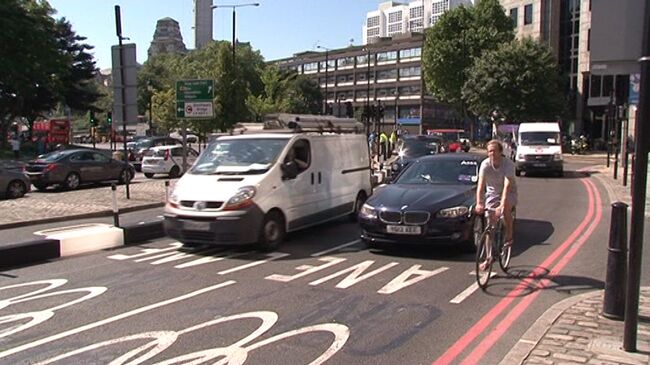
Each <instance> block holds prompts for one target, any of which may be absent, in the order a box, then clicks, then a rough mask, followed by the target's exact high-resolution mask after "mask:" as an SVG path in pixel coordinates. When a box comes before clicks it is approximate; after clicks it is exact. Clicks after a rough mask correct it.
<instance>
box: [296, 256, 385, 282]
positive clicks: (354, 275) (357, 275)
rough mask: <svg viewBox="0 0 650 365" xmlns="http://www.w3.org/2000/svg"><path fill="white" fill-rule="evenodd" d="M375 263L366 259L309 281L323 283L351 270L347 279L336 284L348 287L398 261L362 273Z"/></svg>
mask: <svg viewBox="0 0 650 365" xmlns="http://www.w3.org/2000/svg"><path fill="white" fill-rule="evenodd" d="M374 263H375V262H374V261H373V260H367V261H364V262H362V263H360V264H357V265H354V266H351V267H348V268H347V269H344V270H341V271H339V272H335V273H334V274H332V275H329V276H326V277H324V278H321V279H318V280H315V281H312V282H311V283H309V285H318V284H322V283H324V282H326V281H329V280H331V279H334V278H335V277H338V276H341V275H345V274H346V273H348V272H351V273H350V274H349V275H348V276H347V277H346V278H345V279H343V280H341V281H340V282H339V283H338V284H336V287H337V288H341V289H347V288H349V287H351V286H352V285H354V284H356V283H359V282H361V281H363V280H366V279H368V278H369V277H372V276H374V275H377V274H379V273H380V272H382V271H385V270H388V269H390V268H391V267H393V266H396V265H398V263H397V262H391V263H389V264H386V265H384V266H382V267H380V268H379V269H376V270H373V271H371V272H369V273H366V274H364V275H361V274H362V273H363V272H364V271H366V269H368V268H369V267H370V266H371V265H372V264H374Z"/></svg>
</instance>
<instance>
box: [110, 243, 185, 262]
mask: <svg viewBox="0 0 650 365" xmlns="http://www.w3.org/2000/svg"><path fill="white" fill-rule="evenodd" d="M169 245H170V246H171V247H168V248H145V249H142V250H141V251H142V252H140V253H136V254H133V255H125V254H117V255H111V256H108V258H109V259H111V260H119V261H123V260H129V259H132V258H136V257H141V256H147V255H151V254H154V253H158V252H165V251H171V250H176V249H178V248H179V247H182V246H183V244H182V243H180V242H174V243H170V244H169Z"/></svg>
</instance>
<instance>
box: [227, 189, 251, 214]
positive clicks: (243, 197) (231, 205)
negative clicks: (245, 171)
mask: <svg viewBox="0 0 650 365" xmlns="http://www.w3.org/2000/svg"><path fill="white" fill-rule="evenodd" d="M255 193H257V190H255V187H253V186H242V187H241V188H239V190H237V193H236V194H235V195H233V197H232V198H230V199H229V200H228V202H227V203H226V205H225V206H224V207H223V210H238V209H242V208H246V207H249V206H251V205H253V197H254V196H255Z"/></svg>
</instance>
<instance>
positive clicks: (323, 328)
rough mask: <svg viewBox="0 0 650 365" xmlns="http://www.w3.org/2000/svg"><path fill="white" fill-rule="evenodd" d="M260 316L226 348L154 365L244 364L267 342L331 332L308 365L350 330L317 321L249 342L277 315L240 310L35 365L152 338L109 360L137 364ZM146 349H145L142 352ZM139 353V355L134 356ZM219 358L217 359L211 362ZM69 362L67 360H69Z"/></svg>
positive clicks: (334, 349)
mask: <svg viewBox="0 0 650 365" xmlns="http://www.w3.org/2000/svg"><path fill="white" fill-rule="evenodd" d="M256 318H257V319H260V320H261V321H262V323H261V324H260V325H259V327H258V328H257V329H255V330H254V331H253V332H251V333H250V334H249V335H248V336H246V337H244V338H242V339H240V340H238V341H236V342H235V343H233V344H232V345H229V346H226V347H215V348H211V349H207V350H201V351H196V352H193V353H189V354H185V355H181V356H178V357H175V358H172V359H168V360H164V361H162V362H158V363H156V365H173V364H203V363H206V362H210V363H212V364H215V365H225V364H228V365H240V364H244V363H245V361H246V359H247V358H248V354H249V353H250V352H251V351H254V350H257V349H259V348H262V347H264V346H266V345H269V344H272V343H275V342H278V341H281V340H284V339H286V338H290V337H294V336H297V335H301V334H307V333H313V332H329V333H331V334H332V335H334V339H333V340H332V343H331V344H330V346H329V347H328V348H327V350H325V351H324V352H323V353H322V354H320V356H318V357H317V358H316V359H314V360H313V361H312V362H310V363H309V364H311V365H319V364H322V363H324V362H325V361H327V360H328V359H329V358H331V357H332V356H333V355H334V354H336V353H337V352H338V351H339V350H340V349H341V348H342V347H343V345H345V343H346V342H347V340H348V338H349V336H350V330H349V328H348V327H347V326H345V325H342V324H336V323H325V324H317V325H313V326H307V327H303V328H300V329H297V330H291V331H287V332H284V333H280V334H278V335H275V336H273V337H270V338H268V339H265V340H263V341H260V342H257V343H251V342H252V341H254V340H255V339H256V338H258V337H260V336H262V335H263V334H264V333H266V332H267V331H268V330H269V329H271V327H273V325H274V324H275V323H276V322H277V320H278V315H277V314H276V313H275V312H270V311H257V312H248V313H240V314H235V315H231V316H227V317H220V318H216V319H213V320H210V321H207V322H203V323H201V324H198V325H195V326H192V327H189V328H186V329H184V330H181V331H158V332H144V333H140V334H135V335H130V336H125V337H120V338H117V339H112V340H108V341H103V342H100V343H96V344H93V345H90V346H86V347H84V348H80V349H77V350H74V351H71V352H68V353H65V354H62V355H59V356H56V357H53V358H51V359H48V360H45V361H43V362H39V363H38V364H37V365H48V364H52V363H56V362H59V361H61V360H68V359H69V358H71V357H74V356H77V355H80V354H83V353H86V352H90V351H94V350H97V349H100V348H103V347H108V346H111V345H115V344H121V343H126V342H129V341H136V340H142V339H148V338H150V339H153V341H150V342H148V343H146V344H144V345H141V346H139V347H137V348H135V349H132V350H130V351H128V352H126V353H125V354H122V355H120V356H119V357H117V358H115V359H114V360H113V361H111V362H110V364H111V365H138V364H142V363H143V362H145V361H147V360H150V359H151V358H153V357H154V356H156V355H158V354H160V353H162V352H163V351H165V350H166V349H167V348H169V347H170V346H172V345H173V344H174V342H176V340H177V339H178V338H179V337H180V336H181V335H184V334H188V333H191V332H194V331H196V330H199V329H203V328H206V327H210V326H213V325H217V324H220V323H224V322H229V321H235V320H240V319H256ZM145 351H146V352H145ZM136 356H138V357H136ZM215 359H219V361H217V362H211V361H213V360H215ZM68 361H69V360H68Z"/></svg>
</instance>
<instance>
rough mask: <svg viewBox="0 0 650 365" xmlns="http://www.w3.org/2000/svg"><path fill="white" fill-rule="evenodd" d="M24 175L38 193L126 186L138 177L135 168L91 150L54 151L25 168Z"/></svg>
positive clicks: (29, 163)
mask: <svg viewBox="0 0 650 365" xmlns="http://www.w3.org/2000/svg"><path fill="white" fill-rule="evenodd" d="M25 174H26V175H27V176H28V177H29V180H30V181H31V183H32V184H33V185H34V187H36V189H38V190H44V189H46V188H47V187H48V186H51V185H61V186H63V187H64V188H65V189H68V190H74V189H76V188H78V187H79V186H80V185H81V184H85V183H93V182H103V181H110V180H118V181H119V182H120V183H124V182H125V181H127V180H131V179H132V178H133V176H135V171H134V169H133V166H131V165H128V169H127V168H125V166H124V162H121V161H117V160H115V159H112V158H110V157H108V156H106V155H105V154H103V153H101V152H98V151H94V150H89V149H71V150H62V151H54V152H50V153H48V154H45V155H42V156H39V157H38V158H37V159H36V160H33V161H30V162H28V163H27V164H26V165H25Z"/></svg>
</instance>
